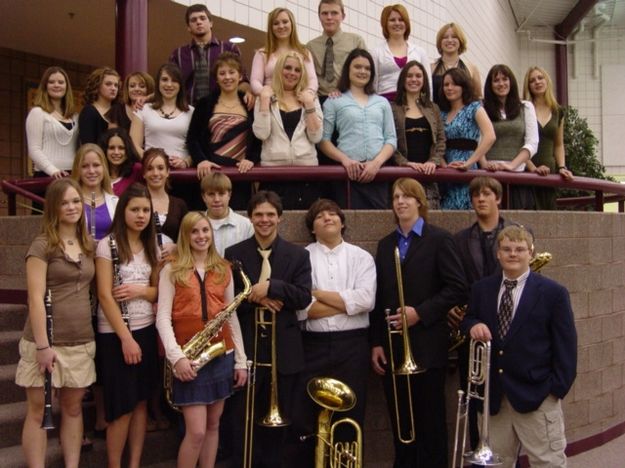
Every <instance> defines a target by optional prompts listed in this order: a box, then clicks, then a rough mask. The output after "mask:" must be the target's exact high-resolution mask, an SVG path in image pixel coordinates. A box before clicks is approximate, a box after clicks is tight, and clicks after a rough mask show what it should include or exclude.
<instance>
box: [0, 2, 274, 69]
mask: <svg viewBox="0 0 625 468" xmlns="http://www.w3.org/2000/svg"><path fill="white" fill-rule="evenodd" d="M185 9H186V7H185V6H183V5H179V4H177V3H175V2H172V1H170V0H149V2H148V15H149V16H148V48H149V50H148V69H149V70H148V71H149V72H151V73H155V72H156V70H157V69H158V67H159V66H160V65H161V64H162V63H163V62H166V61H167V59H168V57H169V54H170V52H171V51H172V50H173V49H174V48H175V47H178V46H180V45H182V44H186V43H188V42H189V41H190V36H189V34H188V32H187V28H186V24H185V20H184V13H185ZM0 11H2V27H1V28H0V45H1V46H2V47H6V48H8V49H15V50H19V51H24V52H29V53H32V54H37V55H42V56H46V57H53V58H58V59H61V60H67V61H71V62H76V63H80V64H85V65H91V66H94V67H96V66H102V65H109V66H113V65H114V63H115V0H53V1H50V0H28V1H19V2H18V1H16V0H0ZM213 32H214V33H215V36H216V37H218V38H220V39H228V38H230V37H232V36H234V35H239V36H243V37H245V38H246V40H247V42H246V43H245V44H242V45H241V46H240V48H241V52H242V59H243V63H244V64H245V65H246V66H247V69H248V70H249V69H250V65H251V63H252V56H253V54H254V50H255V49H257V48H259V47H261V45H262V43H263V42H264V39H265V33H264V32H263V31H258V30H256V29H252V28H249V27H247V26H242V25H240V24H238V23H234V22H232V21H228V20H224V19H221V18H215V21H214V22H213Z"/></svg>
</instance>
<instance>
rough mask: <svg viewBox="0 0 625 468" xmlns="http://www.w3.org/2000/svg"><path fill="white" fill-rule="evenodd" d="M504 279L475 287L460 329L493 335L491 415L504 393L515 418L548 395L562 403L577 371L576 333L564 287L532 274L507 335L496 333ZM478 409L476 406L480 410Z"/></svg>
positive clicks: (496, 277)
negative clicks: (486, 330) (476, 328)
mask: <svg viewBox="0 0 625 468" xmlns="http://www.w3.org/2000/svg"><path fill="white" fill-rule="evenodd" d="M501 281H502V275H501V274H497V275H493V276H489V277H488V278H484V279H483V280H481V281H478V282H477V283H475V284H474V285H473V288H472V290H471V299H470V301H469V308H468V309H467V314H466V316H465V318H464V320H463V321H462V324H461V327H460V328H461V330H462V331H463V332H465V333H467V334H468V332H469V330H470V329H471V328H472V327H473V326H474V325H476V324H478V323H480V322H482V323H484V324H486V325H487V326H488V328H489V329H490V331H491V334H492V336H493V341H492V344H491V346H492V355H491V356H492V357H491V373H490V383H491V385H490V388H491V391H490V412H491V414H497V413H498V412H499V408H500V406H501V399H502V396H503V395H504V394H505V395H506V397H507V398H508V401H510V404H511V405H512V407H513V408H514V409H515V410H516V411H518V412H519V413H529V412H530V411H534V410H536V409H537V408H538V407H539V406H540V404H541V403H542V402H543V401H544V399H545V398H546V397H547V396H548V395H550V394H551V395H554V396H555V397H557V398H560V399H562V398H564V397H565V396H566V394H567V393H568V391H569V390H570V388H571V385H573V381H574V380H575V375H576V368H577V332H576V331H575V322H574V318H573V311H572V309H571V303H570V299H569V293H568V291H567V290H566V288H565V287H564V286H562V285H560V284H558V283H556V282H555V281H553V280H551V279H549V278H545V277H544V276H541V275H538V274H536V273H533V272H532V273H530V274H529V276H528V278H527V283H526V284H525V288H524V289H523V294H522V295H521V298H520V300H519V305H518V307H517V310H516V313H515V315H514V318H513V320H512V323H511V325H510V330H509V331H508V334H507V335H506V336H505V337H504V339H503V340H500V339H499V336H498V334H497V296H498V294H499V289H500V286H501ZM478 406H479V405H478Z"/></svg>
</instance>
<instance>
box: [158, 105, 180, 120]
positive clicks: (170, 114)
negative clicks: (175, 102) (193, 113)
mask: <svg viewBox="0 0 625 468" xmlns="http://www.w3.org/2000/svg"><path fill="white" fill-rule="evenodd" d="M176 110H177V109H176V108H175V107H174V108H173V109H172V111H171V112H165V109H163V108H162V107H161V108H160V109H159V110H158V112H159V113H160V114H161V117H163V118H164V119H166V120H169V119H173V117H174V114H175V113H176Z"/></svg>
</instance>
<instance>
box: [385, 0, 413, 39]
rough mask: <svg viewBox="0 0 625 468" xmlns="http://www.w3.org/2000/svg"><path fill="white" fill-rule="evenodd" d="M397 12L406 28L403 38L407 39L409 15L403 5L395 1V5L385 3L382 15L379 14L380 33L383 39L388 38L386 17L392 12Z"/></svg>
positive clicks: (408, 34)
mask: <svg viewBox="0 0 625 468" xmlns="http://www.w3.org/2000/svg"><path fill="white" fill-rule="evenodd" d="M394 11H395V12H397V13H399V16H401V19H402V20H403V21H404V24H405V25H406V30H405V31H404V39H408V37H409V36H410V16H408V10H406V7H405V6H403V5H400V4H399V3H396V4H395V5H387V6H385V7H384V9H383V10H382V15H381V16H380V24H381V25H382V34H383V35H384V38H385V39H388V38H389V36H390V33H389V32H388V18H389V17H390V16H391V13H393V12H394Z"/></svg>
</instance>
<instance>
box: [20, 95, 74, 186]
mask: <svg viewBox="0 0 625 468" xmlns="http://www.w3.org/2000/svg"><path fill="white" fill-rule="evenodd" d="M72 124H73V125H72V128H71V129H69V130H68V129H67V128H66V127H65V126H64V125H63V124H62V123H61V122H59V121H58V120H57V119H55V118H54V117H52V115H50V114H49V113H47V112H46V111H44V110H43V109H42V108H41V107H33V108H32V109H31V111H30V112H29V113H28V117H26V140H27V144H28V156H29V157H30V159H31V160H32V162H33V163H34V165H35V170H37V171H42V172H45V173H46V174H48V175H52V174H54V173H55V172H59V171H70V170H71V169H72V164H73V163H74V156H75V155H76V146H77V143H78V118H77V116H76V115H74V116H73V117H72Z"/></svg>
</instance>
